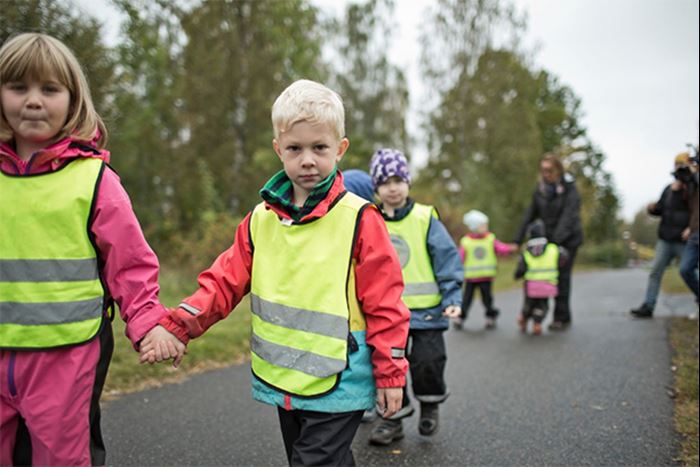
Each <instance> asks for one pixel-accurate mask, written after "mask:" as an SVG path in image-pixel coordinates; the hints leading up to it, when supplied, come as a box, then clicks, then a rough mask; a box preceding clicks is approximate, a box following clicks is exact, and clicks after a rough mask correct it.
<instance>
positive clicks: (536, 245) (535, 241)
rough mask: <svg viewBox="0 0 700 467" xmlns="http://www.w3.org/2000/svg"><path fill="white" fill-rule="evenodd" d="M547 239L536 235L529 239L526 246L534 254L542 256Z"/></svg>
mask: <svg viewBox="0 0 700 467" xmlns="http://www.w3.org/2000/svg"><path fill="white" fill-rule="evenodd" d="M547 243H549V242H547V239H546V238H545V237H536V238H532V239H530V240H528V241H527V244H526V245H525V247H526V248H527V251H529V252H530V254H531V255H532V256H542V254H543V253H544V249H545V248H546V247H547Z"/></svg>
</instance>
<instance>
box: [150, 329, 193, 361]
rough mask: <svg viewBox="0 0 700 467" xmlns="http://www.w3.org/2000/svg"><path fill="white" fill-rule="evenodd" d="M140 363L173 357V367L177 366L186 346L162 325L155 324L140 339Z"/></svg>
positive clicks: (185, 350)
mask: <svg viewBox="0 0 700 467" xmlns="http://www.w3.org/2000/svg"><path fill="white" fill-rule="evenodd" d="M139 352H140V357H139V360H140V361H141V363H146V362H148V363H155V362H162V361H163V360H170V359H171V358H172V359H173V368H177V367H178V365H180V362H181V361H182V358H183V357H184V356H185V353H187V346H186V345H185V344H183V343H182V342H180V340H179V339H178V338H177V337H175V335H173V334H171V333H170V332H168V330H167V329H165V328H164V327H163V326H160V325H157V326H155V327H154V328H153V329H151V330H150V331H148V333H147V334H146V337H144V338H143V340H142V341H141V346H140V347H139Z"/></svg>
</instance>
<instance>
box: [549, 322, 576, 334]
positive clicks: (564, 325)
mask: <svg viewBox="0 0 700 467" xmlns="http://www.w3.org/2000/svg"><path fill="white" fill-rule="evenodd" d="M570 326H571V321H552V322H551V323H549V327H548V329H549V330H550V331H554V332H558V331H566V330H567V329H569V327H570Z"/></svg>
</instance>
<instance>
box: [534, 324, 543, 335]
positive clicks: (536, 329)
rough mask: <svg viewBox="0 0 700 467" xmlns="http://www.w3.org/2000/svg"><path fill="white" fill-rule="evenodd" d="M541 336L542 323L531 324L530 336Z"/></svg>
mask: <svg viewBox="0 0 700 467" xmlns="http://www.w3.org/2000/svg"><path fill="white" fill-rule="evenodd" d="M540 334H542V323H532V335H533V336H539V335H540Z"/></svg>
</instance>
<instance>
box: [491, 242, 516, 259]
mask: <svg viewBox="0 0 700 467" xmlns="http://www.w3.org/2000/svg"><path fill="white" fill-rule="evenodd" d="M493 248H494V250H496V256H506V255H509V254H511V253H513V252H515V251H516V250H517V248H516V247H514V246H511V245H509V244H507V243H503V242H502V241H500V240H498V239H495V240H494V241H493Z"/></svg>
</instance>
